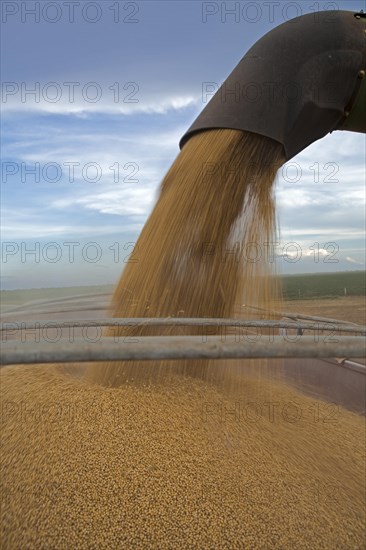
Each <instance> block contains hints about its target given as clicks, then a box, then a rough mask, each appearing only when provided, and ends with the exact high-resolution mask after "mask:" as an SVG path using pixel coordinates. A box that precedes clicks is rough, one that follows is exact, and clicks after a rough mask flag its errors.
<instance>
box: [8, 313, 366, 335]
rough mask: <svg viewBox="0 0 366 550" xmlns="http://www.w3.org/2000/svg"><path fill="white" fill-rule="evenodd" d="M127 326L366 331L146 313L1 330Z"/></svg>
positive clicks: (12, 324)
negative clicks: (154, 316) (159, 316)
mask: <svg viewBox="0 0 366 550" xmlns="http://www.w3.org/2000/svg"><path fill="white" fill-rule="evenodd" d="M113 326H115V327H117V326H120V327H127V326H187V327H188V326H193V327H195V326H201V327H248V328H249V327H254V328H257V327H259V328H286V329H298V328H302V329H304V330H316V331H321V330H325V331H329V330H332V331H335V332H352V333H356V334H362V335H366V326H357V325H347V324H344V325H333V324H332V323H324V322H322V323H320V322H318V323H310V324H309V323H301V322H295V321H265V320H260V321H259V320H258V321H257V320H244V319H223V318H215V319H214V318H191V317H189V318H183V317H165V318H153V317H150V318H146V317H130V318H120V317H108V318H104V319H98V320H96V321H92V320H90V319H65V320H63V319H60V320H51V319H50V320H49V321H33V322H25V321H6V322H4V323H1V324H0V331H19V330H42V329H49V328H56V329H57V328H68V327H73V328H78V327H79V328H82V327H113Z"/></svg>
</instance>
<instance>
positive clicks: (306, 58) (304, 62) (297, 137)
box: [179, 11, 366, 160]
mask: <svg viewBox="0 0 366 550" xmlns="http://www.w3.org/2000/svg"><path fill="white" fill-rule="evenodd" d="M364 15H365V14H363V13H359V14H356V13H354V12H351V11H323V12H316V13H311V14H307V15H303V16H301V17H297V18H295V19H292V20H290V21H287V22H286V23H283V24H282V25H279V26H278V27H276V28H275V29H273V30H272V31H270V32H269V33H267V34H266V35H265V36H263V37H262V38H261V39H260V40H259V41H258V42H256V43H255V44H254V46H252V48H250V50H249V51H248V52H247V54H246V55H245V56H244V57H243V58H242V59H241V61H240V62H239V63H238V65H237V66H236V68H235V69H234V70H233V71H232V73H231V74H230V75H229V76H228V78H227V79H226V81H225V82H224V83H223V84H222V86H221V87H220V88H219V90H218V91H217V92H216V93H215V95H214V96H213V97H212V99H211V100H210V101H209V103H208V104H207V106H206V107H205V108H204V109H203V111H202V112H201V113H200V114H199V115H198V117H197V118H196V120H195V121H194V122H193V124H192V125H191V126H190V128H189V129H188V130H187V132H186V133H185V134H184V135H183V137H182V138H181V140H180V143H179V146H180V148H182V147H183V146H184V144H185V143H186V142H187V141H188V139H189V138H190V137H191V136H192V135H194V134H196V133H197V132H200V131H204V130H209V129H213V128H231V129H237V130H244V131H248V132H253V133H256V134H260V135H264V136H267V137H269V138H271V139H273V140H275V141H278V142H279V143H282V144H283V146H284V150H285V156H286V160H289V159H291V158H292V157H294V156H295V155H296V154H298V153H299V152H301V151H302V150H303V149H305V148H306V147H307V146H308V145H310V144H311V143H313V142H314V141H317V140H318V139H321V138H322V137H324V136H325V135H327V134H328V133H329V132H332V131H334V130H337V129H344V130H350V131H357V132H363V133H366V115H365V111H364V104H365V101H364V98H365V92H364V82H365V80H366V78H363V77H362V74H363V72H364V71H366V19H365V17H364ZM353 109H355V111H354V112H353Z"/></svg>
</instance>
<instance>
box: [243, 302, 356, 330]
mask: <svg viewBox="0 0 366 550" xmlns="http://www.w3.org/2000/svg"><path fill="white" fill-rule="evenodd" d="M242 307H245V308H246V309H253V310H256V311H265V312H266V313H271V314H272V315H278V316H279V317H288V318H289V319H302V320H309V321H320V322H323V323H337V324H345V321H342V320H340V319H330V318H328V317H314V316H313V315H303V314H302V313H293V312H288V311H287V312H286V311H274V310H269V309H264V308H262V307H254V306H247V305H246V304H243V306H242ZM347 324H348V325H355V326H358V325H357V324H356V323H351V322H349V323H347Z"/></svg>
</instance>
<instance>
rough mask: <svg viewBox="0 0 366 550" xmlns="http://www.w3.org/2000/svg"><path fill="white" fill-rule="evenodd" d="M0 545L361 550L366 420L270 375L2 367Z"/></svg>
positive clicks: (362, 540) (33, 547)
mask: <svg viewBox="0 0 366 550" xmlns="http://www.w3.org/2000/svg"><path fill="white" fill-rule="evenodd" d="M1 402H2V415H1V424H2V426H1V428H2V430H1V431H2V442H1V443H2V453H1V485H2V487H1V488H2V515H1V522H2V523H1V541H2V548H4V549H15V548H27V549H39V548H57V549H62V548H65V549H69V548H75V549H78V548H82V549H87V548H88V549H89V548H98V549H99V548H106V549H107V548H129V549H130V548H131V549H134V548H136V549H140V548H141V549H145V548H156V549H171V548H197V549H202V548H214V549H216V548H217V549H220V550H221V549H232V548H240V549H242V548H253V549H264V548H274V549H293V548H296V549H303V548H304V549H305V548H309V549H312V550H313V549H317V548H318V549H320V548H321V549H329V550H330V549H331V550H334V549H336V548H339V549H342V550H343V549H345V548H354V549H356V548H358V549H361V548H364V533H365V507H364V502H365V462H364V451H365V432H364V419H363V418H361V417H358V416H357V415H355V414H352V413H350V412H348V411H346V410H344V409H341V408H337V407H336V406H334V405H328V404H326V403H322V402H318V401H314V400H312V399H310V398H307V397H304V396H302V395H301V394H299V393H296V392H295V391H294V390H292V389H289V388H287V387H286V386H284V385H280V384H277V383H273V382H270V381H266V380H265V378H263V377H262V378H256V379H255V378H247V379H246V380H245V382H244V383H243V384H242V386H241V390H240V393H238V394H234V393H232V394H229V393H227V392H226V393H223V392H221V391H219V390H218V389H217V388H216V389H215V387H213V386H211V387H210V386H209V385H208V384H206V383H205V382H204V381H202V380H197V379H185V380H184V379H182V378H181V377H176V379H173V380H171V382H170V383H169V384H161V385H155V386H154V385H151V386H149V387H143V386H140V387H134V386H128V385H125V386H121V387H119V388H114V389H108V388H104V387H101V386H98V385H92V384H88V383H87V382H86V381H85V380H83V379H78V380H77V379H75V378H73V377H71V376H70V375H66V374H64V373H62V372H61V371H60V369H58V368H56V367H53V366H32V367H28V366H24V367H19V366H13V367H7V368H3V369H1Z"/></svg>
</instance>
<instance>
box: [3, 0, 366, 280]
mask: <svg viewBox="0 0 366 550" xmlns="http://www.w3.org/2000/svg"><path fill="white" fill-rule="evenodd" d="M71 4H72V2H66V1H65V2H63V1H59V2H51V1H47V0H45V1H41V2H33V1H28V2H16V1H9V2H6V1H4V2H3V3H2V48H1V50H2V81H3V88H2V100H1V109H2V151H3V153H2V178H1V198H2V240H3V248H2V288H4V289H7V288H8V289H11V288H27V287H28V288H32V287H44V286H51V287H52V286H73V285H79V284H80V285H86V284H103V283H114V282H116V280H117V279H118V277H119V275H120V273H121V271H122V269H123V266H124V262H125V260H126V258H127V257H128V254H129V253H130V252H132V250H133V243H134V242H136V239H137V237H138V234H139V232H140V231H141V229H142V227H143V225H144V222H145V221H146V219H147V217H148V214H149V212H150V211H151V209H152V207H153V205H154V202H155V200H156V197H157V190H158V187H159V184H160V181H161V179H162V178H163V176H164V174H165V173H166V171H167V169H168V168H169V166H170V165H171V164H172V162H173V161H174V159H175V157H176V155H177V154H178V152H179V148H178V142H179V139H180V137H181V136H182V135H183V133H184V132H185V130H186V129H187V128H188V127H189V126H190V124H191V123H192V122H193V120H194V119H195V117H196V116H197V114H198V113H199V112H200V111H201V110H202V108H203V107H204V105H205V103H204V101H203V94H202V88H203V83H205V82H210V83H214V84H213V86H214V87H215V86H218V85H220V84H221V83H222V82H223V81H224V80H225V78H226V77H227V76H228V74H229V73H230V72H231V70H232V69H233V68H234V67H235V65H236V64H237V63H238V61H239V60H240V59H241V57H242V56H243V55H244V54H245V52H246V51H247V50H248V48H249V47H250V46H251V45H252V44H253V43H254V42H256V41H257V40H258V39H259V38H260V37H261V36H262V35H263V34H265V33H266V32H268V31H269V30H271V29H272V28H273V27H274V26H277V25H278V24H281V23H283V22H284V21H286V20H289V19H291V18H293V17H296V16H297V15H301V14H305V13H308V12H311V11H314V10H315V9H347V10H355V11H358V10H360V9H365V8H366V6H365V3H364V2H362V1H353V0H347V1H339V2H317V3H315V2H307V1H303V0H301V1H297V2H284V1H274V2H271V1H269V2H265V1H263V2H262V1H261V2H259V1H257V2H253V1H252V2H200V1H196V0H194V1H184V2H181V1H174V2H169V1H164V2H161V1H154V0H150V1H138V2H123V1H121V2H119V1H116V0H113V1H112V0H111V1H109V0H103V1H99V2H84V1H82V0H79V1H78V2H74V6H72V5H71ZM32 12H33V13H32ZM72 12H73V13H72ZM31 90H35V91H34V92H33V93H31ZM208 99H209V97H208ZM276 196H277V204H278V219H279V225H280V230H281V240H280V245H279V247H278V249H277V253H278V264H279V268H280V270H282V271H283V272H286V273H302V272H319V271H335V270H348V269H351V270H352V269H365V237H364V234H365V136H364V135H362V134H354V133H350V132H347V133H345V132H335V133H333V134H332V135H329V136H327V137H326V138H324V139H322V140H321V141H318V142H316V143H314V144H313V145H311V146H310V147H308V148H307V149H306V150H304V151H303V152H302V153H301V154H299V155H298V156H297V157H295V158H294V159H292V160H291V161H290V162H289V163H288V164H287V166H285V168H284V169H283V170H282V171H280V173H279V177H278V182H277V186H276ZM291 243H295V244H291ZM32 251H34V252H33V253H32ZM332 260H333V261H332ZM334 260H336V261H334Z"/></svg>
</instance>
